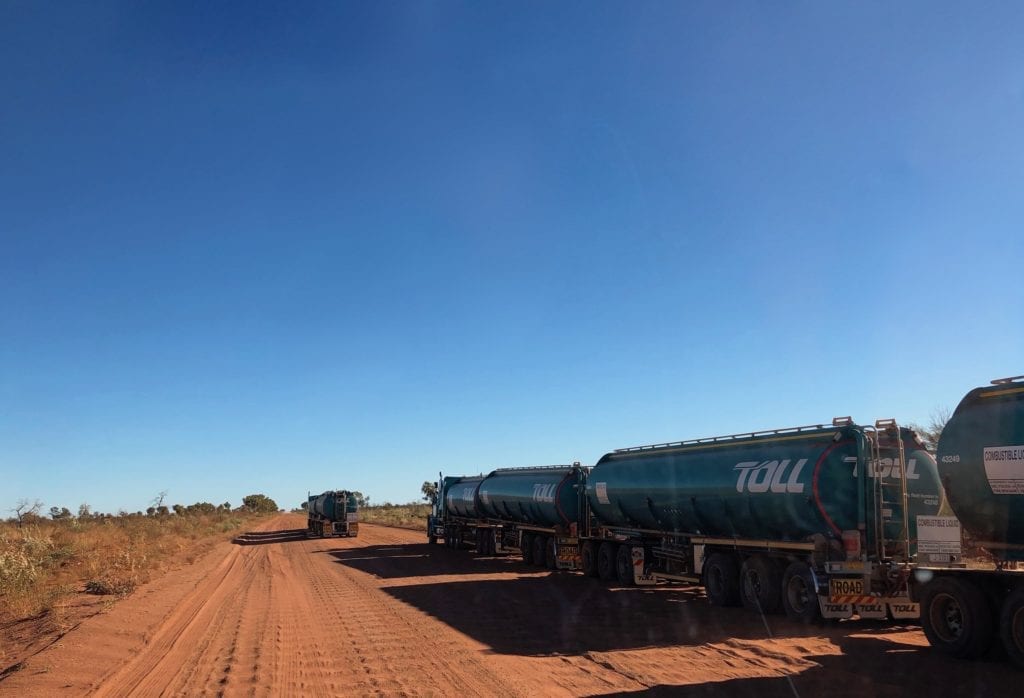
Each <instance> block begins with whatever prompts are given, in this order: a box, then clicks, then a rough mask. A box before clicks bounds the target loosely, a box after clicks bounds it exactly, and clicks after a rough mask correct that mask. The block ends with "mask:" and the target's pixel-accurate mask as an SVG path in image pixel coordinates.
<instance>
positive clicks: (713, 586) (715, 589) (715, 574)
mask: <svg viewBox="0 0 1024 698" xmlns="http://www.w3.org/2000/svg"><path fill="white" fill-rule="evenodd" d="M722 577H723V575H722V570H720V569H719V568H718V565H712V566H711V567H709V568H708V581H707V590H708V594H709V595H711V596H715V597H717V596H719V595H721V593H722V589H723V588H724V587H725V581H724V580H723V578H722Z"/></svg>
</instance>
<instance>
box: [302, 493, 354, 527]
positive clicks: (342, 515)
mask: <svg viewBox="0 0 1024 698" xmlns="http://www.w3.org/2000/svg"><path fill="white" fill-rule="evenodd" d="M306 517H307V518H306V530H307V531H308V533H311V534H313V535H317V536H349V537H353V538H354V537H355V536H357V535H358V534H359V507H358V505H357V503H356V496H355V494H354V493H353V492H349V491H348V490H331V491H328V492H324V493H323V494H318V495H310V496H309V499H308V501H307V502H306Z"/></svg>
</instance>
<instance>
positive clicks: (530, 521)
mask: <svg viewBox="0 0 1024 698" xmlns="http://www.w3.org/2000/svg"><path fill="white" fill-rule="evenodd" d="M585 477H586V471H585V469H584V468H582V467H581V466H580V465H579V464H578V463H576V464H573V465H553V466H540V467H528V468H502V469H498V470H495V471H493V472H491V473H490V474H488V475H487V476H486V477H484V476H477V477H468V478H467V477H443V478H440V479H439V480H438V496H437V499H436V501H435V505H434V511H433V513H432V515H431V517H430V520H429V522H428V538H429V539H430V541H431V542H434V541H436V540H437V539H438V538H444V539H445V542H446V543H447V544H448V545H449V547H453V548H460V547H463V546H464V545H465V544H472V545H473V547H474V548H475V549H476V551H477V552H478V553H479V554H481V555H493V554H495V553H498V552H504V551H508V550H511V549H517V550H519V551H520V553H521V554H522V556H523V560H524V561H526V562H527V563H534V564H538V565H544V566H547V567H549V568H552V569H555V568H562V569H574V568H575V567H576V562H577V560H578V557H579V556H578V546H577V547H576V548H575V551H576V553H575V554H574V552H573V548H572V547H571V543H572V542H573V541H575V540H576V538H575V534H576V531H577V527H578V524H579V520H580V513H581V511H582V508H583V504H582V502H583V484H584V482H585ZM559 551H560V552H561V558H562V559H559V554H558V553H559Z"/></svg>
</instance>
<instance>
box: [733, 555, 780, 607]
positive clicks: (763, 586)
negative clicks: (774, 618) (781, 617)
mask: <svg viewBox="0 0 1024 698" xmlns="http://www.w3.org/2000/svg"><path fill="white" fill-rule="evenodd" d="M740 597H741V598H742V599H743V605H744V606H745V607H747V608H749V609H750V610H751V611H757V612H759V613H778V612H779V611H780V610H782V609H781V606H782V572H780V571H779V566H778V565H777V564H776V563H775V560H773V559H771V558H770V557H768V556H766V555H753V556H751V557H748V558H747V559H746V561H745V562H744V563H743V566H742V567H741V568H740Z"/></svg>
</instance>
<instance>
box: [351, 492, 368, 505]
mask: <svg viewBox="0 0 1024 698" xmlns="http://www.w3.org/2000/svg"><path fill="white" fill-rule="evenodd" d="M352 496H353V497H355V500H356V506H357V507H359V508H360V509H362V508H364V507H368V506H370V498H369V497H364V496H363V493H362V492H353V493H352Z"/></svg>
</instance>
